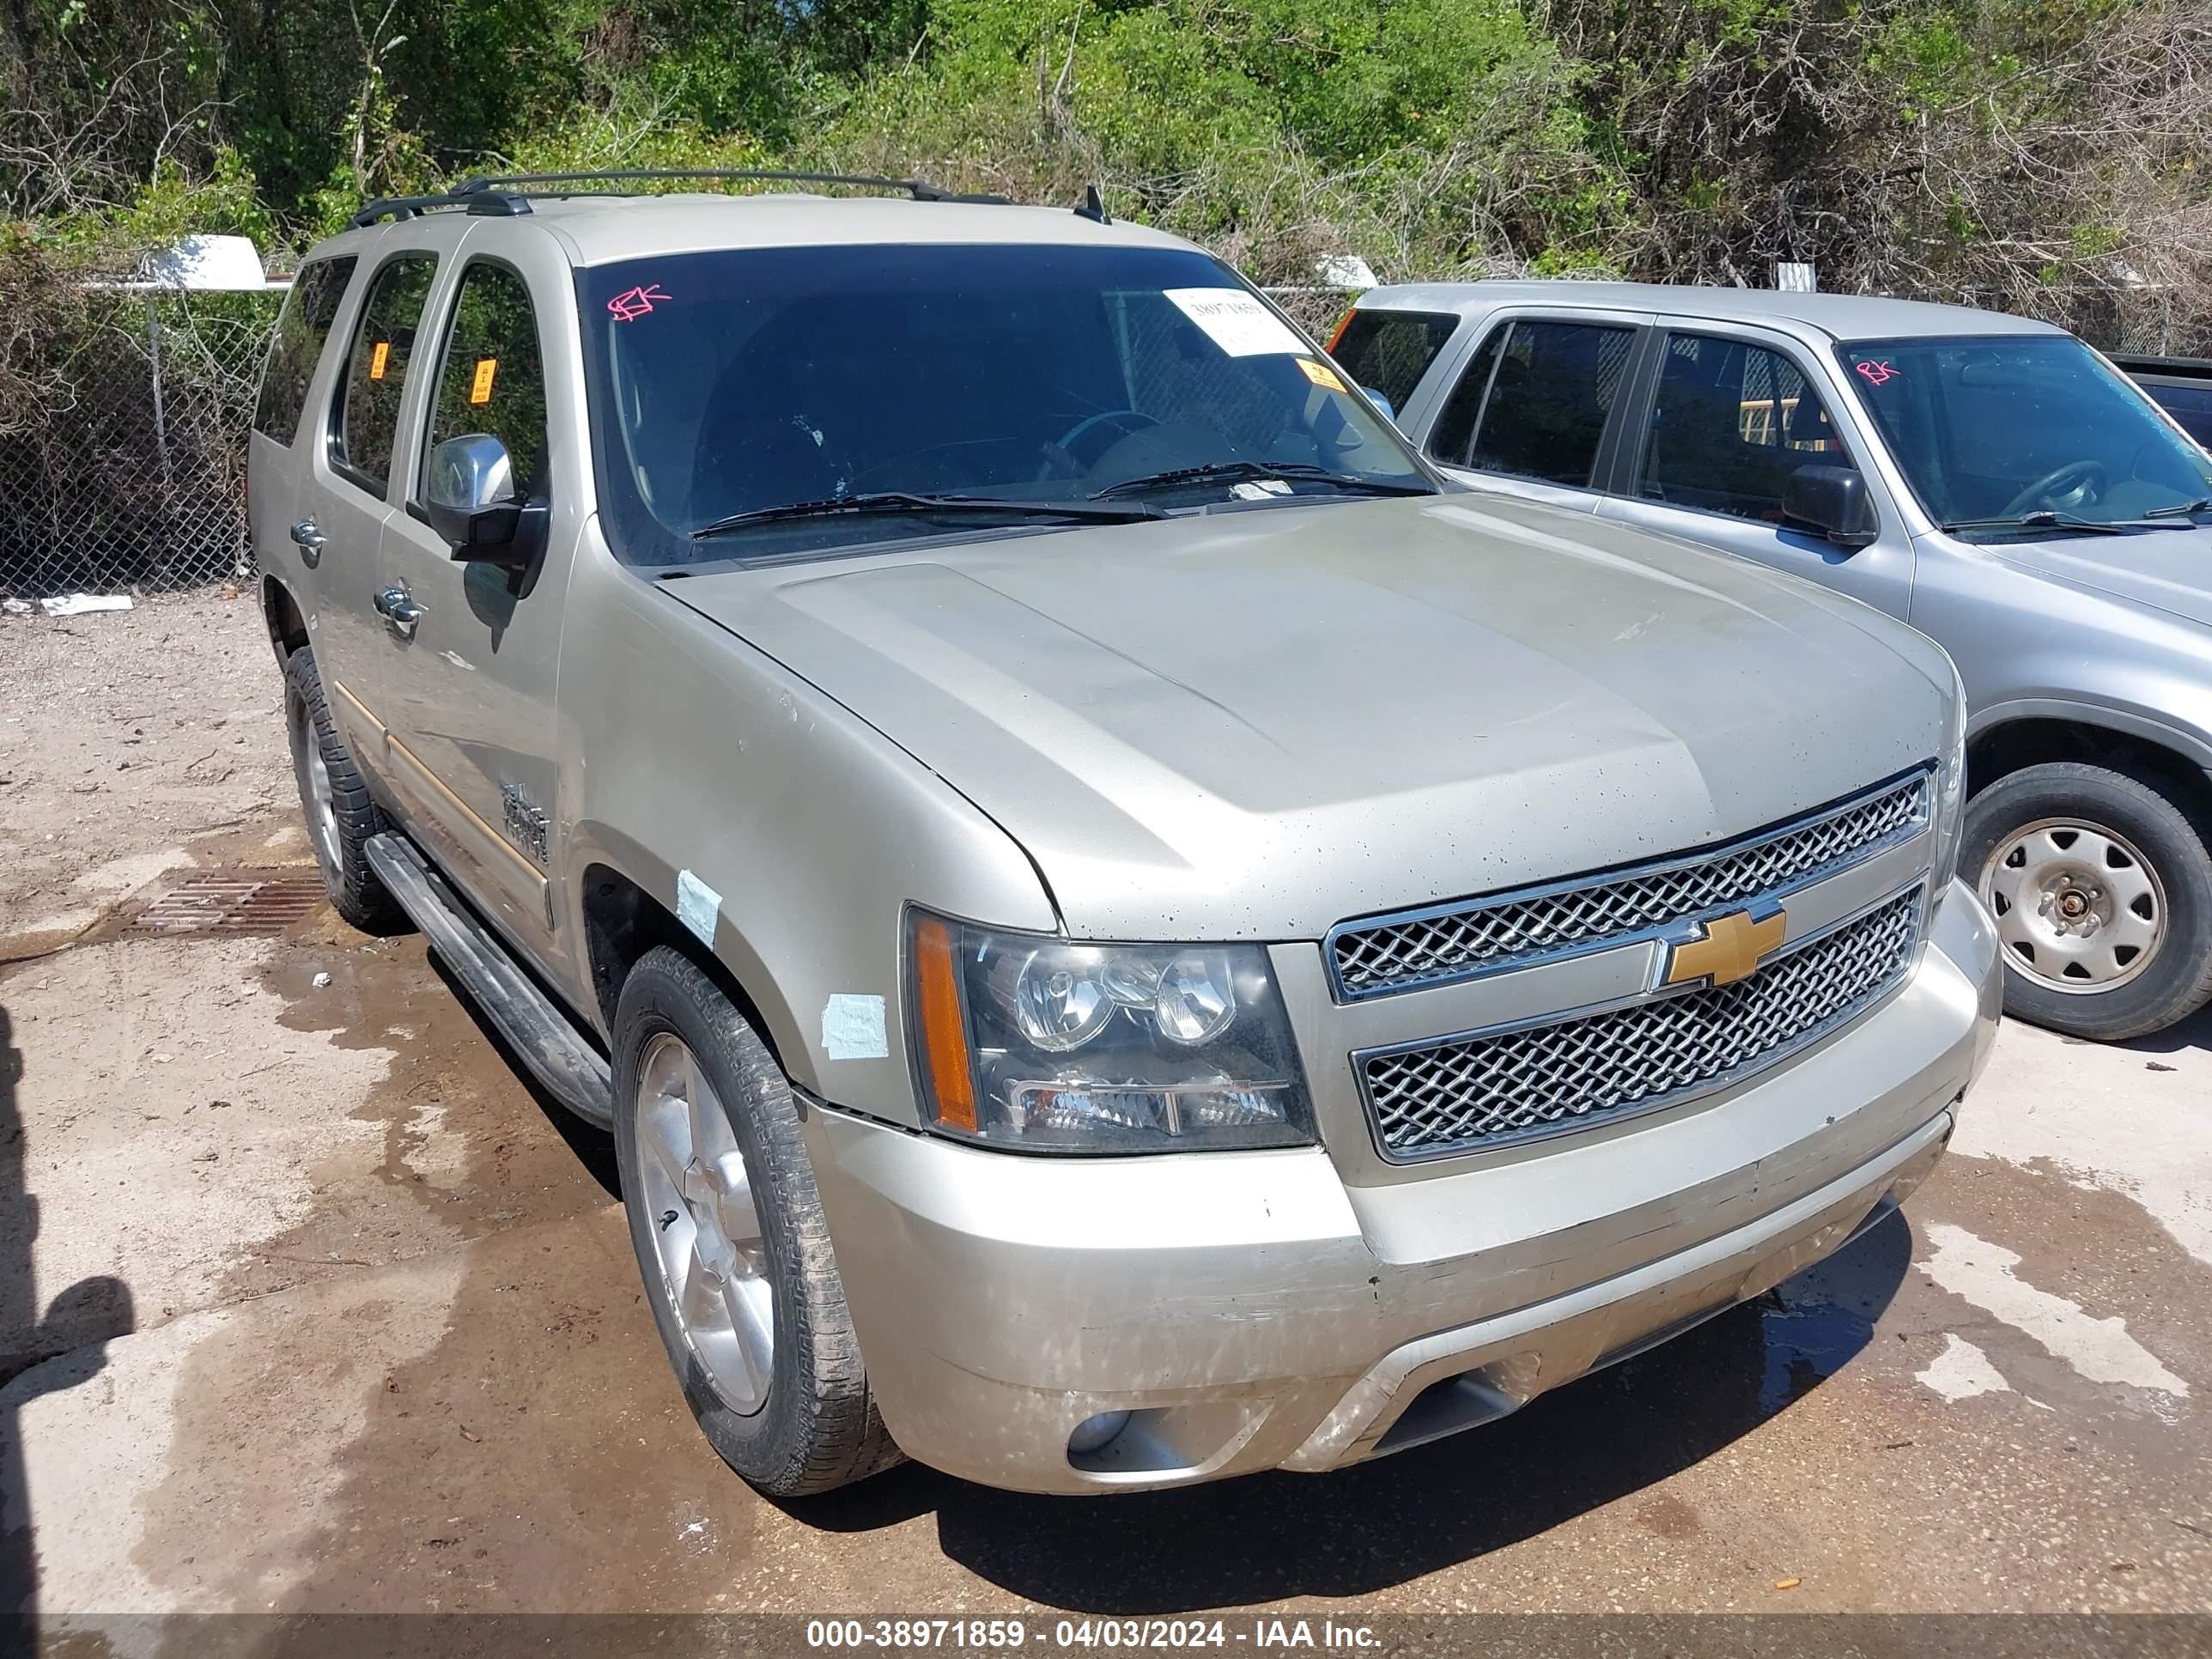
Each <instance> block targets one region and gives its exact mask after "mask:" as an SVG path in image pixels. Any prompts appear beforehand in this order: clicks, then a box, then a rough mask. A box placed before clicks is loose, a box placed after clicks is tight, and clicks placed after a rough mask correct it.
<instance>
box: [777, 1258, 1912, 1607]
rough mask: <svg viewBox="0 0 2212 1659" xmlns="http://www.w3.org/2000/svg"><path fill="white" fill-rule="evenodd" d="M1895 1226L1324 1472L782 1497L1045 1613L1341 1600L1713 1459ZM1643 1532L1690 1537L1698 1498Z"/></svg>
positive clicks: (1822, 1332) (1843, 1305) (1802, 1365)
mask: <svg viewBox="0 0 2212 1659" xmlns="http://www.w3.org/2000/svg"><path fill="white" fill-rule="evenodd" d="M1911 1250H1912V1238H1911V1231H1909V1229H1908V1228H1907V1227H1906V1225H1905V1222H1904V1220H1903V1218H1901V1217H1899V1216H1892V1217H1891V1218H1889V1219H1888V1220H1887V1221H1885V1222H1883V1223H1882V1224H1881V1225H1879V1226H1877V1227H1875V1228H1874V1229H1872V1230H1871V1231H1869V1232H1868V1233H1867V1234H1866V1235H1865V1236H1864V1237H1862V1238H1860V1239H1859V1240H1858V1241H1857V1243H1855V1244H1853V1245H1852V1246H1851V1247H1850V1249H1847V1250H1844V1251H1843V1252H1841V1253H1840V1254H1838V1255H1836V1256H1834V1257H1832V1258H1831V1259H1830V1260H1829V1261H1826V1262H1823V1263H1821V1264H1820V1265H1819V1266H1818V1267H1813V1268H1811V1269H1808V1271H1807V1272H1805V1273H1801V1274H1799V1275H1798V1276H1797V1277H1796V1279H1791V1280H1790V1281H1789V1282H1788V1283H1787V1284H1785V1285H1783V1286H1782V1287H1781V1288H1780V1289H1779V1290H1778V1291H1775V1292H1773V1293H1772V1294H1771V1295H1769V1296H1767V1297H1762V1298H1760V1299H1759V1301H1758V1302H1756V1303H1753V1304H1747V1305H1746V1306H1744V1307H1741V1308H1739V1309H1736V1310H1733V1311H1732V1312H1729V1313H1728V1314H1725V1315H1723V1316H1721V1317H1719V1318H1717V1319H1715V1320H1713V1321H1711V1322H1709V1323H1707V1324H1705V1325H1704V1326H1701V1327H1699V1328H1698V1329H1696V1330H1693V1331H1691V1332H1689V1333H1687V1334H1685V1335H1683V1336H1681V1337H1679V1338H1677V1339H1676V1340H1674V1341H1672V1342H1670V1343H1668V1344H1667V1345H1666V1346H1663V1347H1661V1348H1658V1349H1655V1350H1654V1351H1652V1352H1650V1353H1649V1354H1646V1355H1644V1356H1642V1357H1640V1358H1637V1359H1634V1360H1632V1361H1630V1362H1628V1363H1627V1364H1623V1365H1620V1366H1617V1367H1615V1368H1614V1369H1613V1370H1608V1371H1604V1372H1601V1373H1599V1374H1598V1375H1596V1376H1591V1377H1588V1378H1586V1379H1584V1380H1583V1381H1582V1382H1580V1383H1573V1384H1571V1385H1570V1386H1568V1387H1566V1388H1564V1389H1560V1390H1559V1391H1558V1392H1557V1393H1555V1394H1550V1395H1544V1396H1542V1397H1541V1398H1540V1399H1538V1400H1537V1401H1535V1402H1534V1403H1533V1404H1532V1405H1530V1406H1529V1407H1527V1409H1525V1410H1523V1411H1522V1412H1521V1413H1518V1414H1516V1415H1515V1416H1513V1417H1510V1418H1508V1419H1505V1420H1504V1421H1503V1422H1501V1423H1497V1424H1493V1425H1490V1426H1489V1427H1487V1428H1482V1429H1477V1430H1474V1431H1471V1432H1469V1433H1467V1434H1463V1435H1461V1436H1458V1437H1455V1438H1453V1439H1450V1440H1446V1441H1442V1442H1438V1443H1435V1444H1432V1445H1430V1446H1426V1447H1420V1448H1417V1449H1413V1450H1412V1451H1408V1452H1405V1453H1402V1454H1401V1455H1398V1456H1396V1457H1392V1458H1386V1459H1383V1460H1382V1461H1381V1462H1375V1463H1370V1464H1365V1465H1362V1466H1360V1467H1358V1468H1352V1469H1348V1470H1346V1471H1344V1472H1342V1473H1340V1474H1332V1475H1319V1476H1315V1475H1293V1474H1267V1475H1260V1476H1255V1477H1252V1478H1250V1479H1247V1480H1232V1481H1225V1482H1223V1483H1221V1484H1219V1485H1216V1486H1197V1487H1192V1488H1188V1489H1187V1490H1184V1491H1182V1492H1147V1493H1139V1494H1133V1495H1131V1496H1127V1497H1119V1498H1099V1499H1097V1500H1094V1501H1084V1500H1076V1499H1069V1498H1039V1497H1030V1496H1024V1495H1021V1494H1017V1493H1010V1492H994V1491H992V1490H990V1489H988V1488H987V1487H982V1486H970V1485H969V1484H968V1483H966V1482H964V1481H961V1480H953V1479H952V1478H951V1477H950V1476H947V1475H943V1474H938V1473H936V1472H935V1471H933V1470H931V1469H926V1468H921V1467H920V1466H918V1465H913V1464H909V1465H908V1466H907V1467H905V1468H901V1469H898V1470H896V1471H894V1472H892V1473H891V1474H887V1475H884V1476H880V1477H878V1479H876V1480H870V1481H867V1482H865V1483H864V1484H862V1485H860V1486H856V1487H853V1488H851V1489H849V1490H848V1491H846V1492H837V1493H833V1494H831V1495H829V1496H828V1497H826V1498H817V1499H812V1500H810V1501H807V1502H805V1503H799V1504H791V1505H789V1506H788V1510H789V1513H790V1514H791V1515H793V1516H794V1517H795V1518H797V1519H799V1520H800V1521H801V1522H805V1523H806V1524H808V1525H811V1526H815V1527H820V1528H824V1529H825V1530H829V1531H836V1532H849V1531H860V1530H867V1529H871V1528H878V1527H884V1526H889V1525H892V1524H895V1523H896V1522H902V1521H906V1520H910V1519H912V1518H914V1517H915V1516H920V1515H927V1514H931V1513H933V1514H934V1515H935V1516H936V1517H937V1529H938V1539H939V1544H940V1545H941V1547H943V1549H944V1551H945V1554H946V1555H947V1556H949V1557H951V1559H953V1560H955V1561H957V1562H958V1563H959V1564H960V1565H963V1566H964V1567H966V1568H968V1569H969V1571H972V1572H974V1573H975V1574H977V1575H978V1576H980V1577H983V1578H986V1579H987V1580H989V1581H990V1582H991V1583H994V1584H997V1585H999V1586H1000V1587H1001V1588H1003V1589H1006V1590H1009V1591H1011V1592H1012V1593H1013V1594H1015V1595H1021V1596H1024V1597H1026V1598H1028V1599H1030V1600H1031V1601H1037V1602H1041V1603H1043V1604H1045V1605H1047V1606H1050V1607H1062V1608H1066V1609H1069V1610H1072V1611H1079V1612H1085V1613H1104V1614H1134V1613H1184V1612H1190V1611H1195V1610H1198V1609H1203V1608H1214V1607H1237V1606H1240V1605H1243V1604H1247V1603H1250V1602H1255V1601H1274V1600H1277V1599H1279V1598H1284V1597H1291V1596H1303V1595H1314V1596H1325V1597H1341V1596H1352V1595H1364V1594H1366V1593H1368V1592H1370V1591H1374V1590H1377V1589H1385V1588H1388V1587H1389V1586H1391V1585H1395V1584H1400V1583H1405V1582H1407V1580H1409V1579H1413V1578H1417V1577H1421V1576H1422V1575H1424V1574H1426V1573H1430V1572H1434V1571H1438V1570H1439V1569H1441V1568H1443V1567H1448V1566H1451V1565H1457V1564H1459V1563H1462V1562H1465V1561H1468V1560H1472V1559H1475V1558H1478V1557H1480V1556H1483V1555H1486V1554H1488V1553H1491V1552H1492V1551H1493V1550H1498V1549H1502V1548H1504V1547H1506V1546H1508V1545H1510V1544H1513V1543H1516V1542H1518V1541H1521V1540H1522V1539H1525V1538H1529V1537H1533V1536H1534V1535H1535V1534H1540V1533H1542V1532H1544V1531H1547V1530H1548V1529H1549V1528H1553V1527H1555V1526H1558V1525H1559V1524H1560V1523H1561V1522H1565V1521H1568V1520H1571V1519H1572V1518H1573V1517H1574V1516H1577V1515H1580V1514H1582V1513H1583V1512H1584V1511H1586V1510H1593V1509H1596V1508H1599V1507H1601V1506H1602V1505H1604V1504H1611V1503H1613V1502H1615V1501H1616V1500H1618V1499H1620V1498H1624V1497H1627V1496H1629V1495H1630V1494H1632V1493H1634V1492H1638V1491H1640V1490H1642V1489H1643V1488H1644V1487H1646V1486H1651V1485H1652V1484H1654V1483H1655V1482H1657V1481H1660V1480H1665V1479H1666V1478H1667V1477H1668V1476H1669V1475H1672V1474H1676V1473H1678V1472H1680V1470H1682V1469H1684V1468H1688V1467H1690V1466H1691V1465H1692V1464H1694V1463H1697V1462H1700V1461H1702V1460H1703V1459H1705V1458H1707V1457H1710V1456H1711V1455H1713V1454H1714V1453H1715V1452H1717V1451H1718V1450H1720V1449H1723V1448H1724V1447H1726V1446H1727V1445H1729V1443H1731V1442H1733V1441H1735V1440H1736V1439H1738V1438H1740V1437H1742V1436H1743V1435H1745V1434H1747V1433H1748V1432H1750V1431H1752V1430H1753V1429H1754V1428H1756V1427H1758V1426H1759V1424H1761V1423H1763V1422H1765V1420H1766V1419H1769V1418H1771V1417H1772V1416H1774V1415H1775V1414H1776V1413H1778V1412H1780V1411H1782V1410H1784V1409H1785V1408H1786V1407H1788V1406H1789V1405H1790V1402H1791V1401H1795V1400H1796V1399H1798V1398H1800V1397H1802V1395H1805V1394H1807V1393H1808V1392H1810V1391H1811V1390H1812V1389H1814V1388H1816V1387H1818V1386H1819V1385H1820V1383H1821V1382H1823V1381H1824V1380H1826V1378H1827V1377H1828V1376H1832V1375H1833V1374H1834V1372H1835V1371H1837V1370H1838V1369H1840V1368H1841V1367H1842V1366H1843V1365H1844V1363H1845V1362H1847V1361H1848V1360H1849V1359H1850V1358H1851V1357H1852V1356H1853V1355H1854V1354H1856V1353H1857V1352H1859V1351H1860V1350H1861V1349H1862V1348H1863V1347H1864V1346H1866V1344H1867V1342H1868V1341H1869V1339H1870V1338H1871V1336H1872V1334H1873V1329H1874V1323H1875V1320H1876V1319H1877V1318H1879V1317H1880V1316H1881V1311H1882V1310H1883V1309H1884V1308H1886V1307H1887V1305H1888V1304H1889V1301H1890V1298H1891V1297H1893V1295H1894V1294H1895V1293H1896V1291H1897V1287H1898V1285H1899V1282H1900V1281H1901V1280H1902V1279H1903V1278H1904V1276H1905V1270H1906V1268H1907V1267H1908V1266H1909V1264H1910V1262H1911ZM1650 1519H1651V1523H1652V1524H1653V1525H1654V1526H1655V1527H1656V1528H1659V1529H1660V1530H1661V1531H1662V1533H1663V1532H1667V1531H1668V1528H1674V1529H1675V1531H1674V1535H1683V1536H1686V1535H1688V1534H1691V1533H1693V1532H1694V1531H1695V1530H1696V1529H1697V1528H1698V1524H1699V1523H1698V1522H1697V1519H1696V1517H1695V1516H1694V1515H1693V1514H1692V1513H1691V1512H1690V1510H1689V1509H1688V1506H1687V1505H1686V1504H1662V1505H1659V1506H1656V1510H1655V1513H1654V1515H1653V1516H1652V1517H1650Z"/></svg>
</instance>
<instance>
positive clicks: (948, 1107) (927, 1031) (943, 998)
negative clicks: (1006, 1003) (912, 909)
mask: <svg viewBox="0 0 2212 1659" xmlns="http://www.w3.org/2000/svg"><path fill="white" fill-rule="evenodd" d="M914 979H915V1007H916V1008H917V1009H918V1010H919V1011H920V1013H921V1055H922V1064H923V1065H924V1066H927V1068H928V1071H929V1092H930V1094H931V1096H932V1097H933V1103H934V1104H935V1106H936V1109H937V1121H939V1123H942V1124H944V1125H945V1127H947V1128H952V1129H964V1130H966V1131H967V1132H968V1133H969V1134H974V1133H975V1132H976V1122H975V1079H974V1077H973V1075H972V1074H971V1073H970V1072H969V1068H968V1035H967V1032H966V1031H965V1030H963V1029H962V1026H961V1023H960V974H959V964H958V963H957V962H956V961H955V960H954V949H953V943H952V929H951V927H950V926H948V925H947V924H946V923H945V922H942V921H939V920H938V919H937V918H936V917H935V916H916V917H915V923H914Z"/></svg>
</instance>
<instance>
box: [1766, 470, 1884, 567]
mask: <svg viewBox="0 0 2212 1659" xmlns="http://www.w3.org/2000/svg"><path fill="white" fill-rule="evenodd" d="M1782 515H1783V517H1784V519H1785V520H1795V521H1796V522H1797V523H1799V524H1805V525H1810V526H1813V528H1814V529H1815V530H1817V531H1819V532H1820V533H1821V534H1822V535H1824V536H1826V538H1828V539H1829V540H1830V541H1832V542H1833V543H1835V544H1836V545H1837V546H1838V547H1844V548H1851V549H1857V548H1862V547H1864V546H1866V545H1867V544H1869V542H1872V541H1874V540H1875V538H1877V537H1878V536H1880V535H1881V520H1880V519H1878V518H1876V517H1875V510H1874V502H1873V501H1872V500H1870V499H1869V497H1868V495H1867V487H1866V479H1865V478H1864V477H1863V476H1861V474H1860V472H1859V470H1858V469H1857V467H1855V466H1828V465H1810V466H1801V467H1799V468H1798V469H1797V470H1796V471H1795V472H1793V473H1791V474H1790V476H1789V477H1786V478H1784V480H1783V481H1782Z"/></svg>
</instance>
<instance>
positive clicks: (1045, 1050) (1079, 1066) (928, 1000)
mask: <svg viewBox="0 0 2212 1659" xmlns="http://www.w3.org/2000/svg"><path fill="white" fill-rule="evenodd" d="M907 964H908V975H907V977H908V984H907V992H908V995H907V1006H908V1040H909V1043H910V1046H911V1048H912V1050H913V1054H914V1060H915V1075H916V1078H917V1080H918V1081H919V1083H920V1085H921V1100H922V1106H923V1110H924V1112H925V1114H926V1115H927V1118H928V1120H929V1121H930V1123H931V1125H932V1127H935V1128H938V1129H940V1130H944V1131H946V1132H948V1133H953V1134H957V1135H960V1136H962V1137H963V1138H964V1139H971V1140H981V1141H983V1142H986V1143H987V1144H989V1145H992V1146H1006V1147H1012V1148H1018V1149H1020V1150H1023V1151H1027V1152H1097V1153H1129V1152H1197V1151H1205V1150H1212V1149H1218V1148H1222V1147H1232V1146H1233V1147H1248V1148H1249V1147H1255V1146H1304V1145H1306V1144H1308V1143H1310V1141H1311V1140H1312V1139H1313V1119H1312V1114H1311V1112H1310V1109H1309V1107H1308V1104H1307V1102H1306V1091H1305V1080H1304V1074H1303V1073H1301V1072H1300V1071H1299V1069H1298V1060H1297V1049H1296V1048H1294V1047H1293V1046H1292V1045H1291V1033H1290V1023H1289V1021H1288V1020H1287V1019H1286V1018H1285V1016H1284V1013H1283V1008H1282V1000H1281V999H1280V998H1279V996H1278V995H1277V994H1276V992H1275V987H1274V981H1273V978H1272V977H1271V975H1269V974H1268V971H1267V952H1266V951H1262V950H1261V949H1260V948H1259V947H1258V946H1256V945H1076V944H1071V943H1069V942H1068V941H1066V940H1065V939H1047V938H1042V937H1040V936H1038V935H1036V934H1034V933H990V932H987V931H986V930H984V929H982V928H980V927H966V926H963V924H961V923H959V922H957V921H946V920H945V918H943V917H941V916H933V915H929V914H928V913H927V911H921V910H914V911H909V912H908V918H907Z"/></svg>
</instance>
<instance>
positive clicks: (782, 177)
mask: <svg viewBox="0 0 2212 1659" xmlns="http://www.w3.org/2000/svg"><path fill="white" fill-rule="evenodd" d="M660 179H744V180H745V181H748V182H765V183H774V184H786V185H853V186H854V187H855V188H857V189H863V190H889V191H898V192H900V193H901V194H902V195H907V196H911V197H914V199H915V201H917V202H976V203H983V204H989V205H991V206H994V207H1008V206H1011V205H1012V203H1010V202H1009V201H1008V200H1007V198H1006V197H1003V196H994V195H990V194H987V193H984V192H981V191H976V192H962V191H950V190H945V189H944V188H943V187H941V186H940V185H933V184H931V183H929V182H928V181H927V179H879V178H876V177H874V176H873V175H872V174H869V173H793V172H787V171H783V170H781V169H777V168H772V167H615V168H609V169H606V170H604V171H598V172H587V173H483V174H479V175H478V176H477V177H476V178H473V179H464V180H463V181H462V182H461V183H460V184H459V185H455V186H454V188H453V194H454V195H455V196H458V197H477V196H482V195H487V194H498V193H501V192H508V193H511V192H512V191H513V190H514V188H515V187H516V186H523V187H530V186H535V185H606V184H629V183H633V182H645V181H649V180H660ZM542 193H544V194H548V195H552V194H560V193H562V192H558V191H544V192H542ZM574 193H575V194H590V193H592V192H588V191H577V192H574ZM600 193H604V194H606V195H610V196H613V195H620V194H623V192H622V191H604V192H600ZM513 199H514V200H517V201H520V199H521V198H520V197H519V196H515V197H513Z"/></svg>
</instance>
